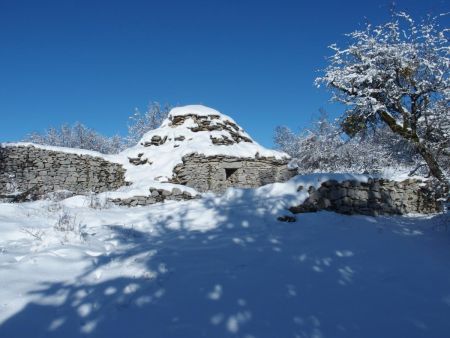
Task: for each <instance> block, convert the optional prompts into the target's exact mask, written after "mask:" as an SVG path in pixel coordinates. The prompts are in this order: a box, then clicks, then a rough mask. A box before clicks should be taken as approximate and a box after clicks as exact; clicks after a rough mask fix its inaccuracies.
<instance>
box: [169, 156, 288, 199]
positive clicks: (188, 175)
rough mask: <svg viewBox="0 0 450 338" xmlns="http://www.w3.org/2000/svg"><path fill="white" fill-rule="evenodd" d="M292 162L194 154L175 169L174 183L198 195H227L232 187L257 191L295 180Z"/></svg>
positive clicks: (268, 158)
mask: <svg viewBox="0 0 450 338" xmlns="http://www.w3.org/2000/svg"><path fill="white" fill-rule="evenodd" d="M287 162H288V160H287V159H286V160H278V159H275V158H270V157H266V158H263V157H259V158H239V157H229V156H204V155H198V154H191V155H187V156H185V157H183V163H182V164H179V165H177V166H176V167H175V168H174V177H173V179H172V181H171V182H172V183H177V184H183V185H186V186H188V187H191V188H194V189H196V190H197V191H200V192H205V191H213V192H223V191H225V190H226V189H227V188H229V187H238V188H257V187H260V186H262V185H265V184H269V183H274V182H285V181H287V180H289V179H290V178H291V177H293V176H295V174H296V172H295V170H294V171H292V170H289V169H288V168H287Z"/></svg>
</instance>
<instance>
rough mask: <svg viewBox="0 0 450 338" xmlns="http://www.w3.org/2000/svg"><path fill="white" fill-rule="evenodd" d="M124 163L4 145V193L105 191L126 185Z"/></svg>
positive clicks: (0, 164) (0, 159) (0, 162)
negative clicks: (122, 164)
mask: <svg viewBox="0 0 450 338" xmlns="http://www.w3.org/2000/svg"><path fill="white" fill-rule="evenodd" d="M125 184H126V182H125V170H124V169H123V168H122V166H121V165H120V164H117V163H112V162H108V161H106V160H104V159H102V158H100V157H94V156H88V155H77V154H71V153H65V152H59V151H52V150H45V149H41V148H38V147H34V146H31V145H30V146H28V145H27V146H22V145H20V146H9V145H8V146H1V147H0V194H10V193H13V192H16V191H18V192H25V191H28V190H33V192H34V193H36V194H39V195H41V194H45V193H49V192H54V191H58V190H70V191H72V192H74V193H86V192H96V193H97V192H103V191H109V190H115V189H117V188H119V187H121V186H123V185H125Z"/></svg>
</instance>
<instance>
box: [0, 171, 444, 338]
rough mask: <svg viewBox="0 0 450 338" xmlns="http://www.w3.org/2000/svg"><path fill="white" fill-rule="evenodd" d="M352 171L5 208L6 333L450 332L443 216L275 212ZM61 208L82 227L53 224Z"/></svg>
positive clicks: (2, 308) (0, 210) (2, 300)
mask: <svg viewBox="0 0 450 338" xmlns="http://www.w3.org/2000/svg"><path fill="white" fill-rule="evenodd" d="M348 178H355V179H358V180H362V181H364V180H366V179H367V178H366V177H365V176H354V175H308V176H304V177H300V176H299V177H295V178H293V179H292V180H290V181H289V182H286V183H276V184H270V185H267V186H264V187H261V188H258V189H228V190H227V192H226V193H225V194H224V195H222V196H216V195H214V194H205V195H204V196H203V198H202V199H198V200H192V201H185V202H167V203H163V204H155V205H152V206H146V207H135V208H125V207H118V206H113V205H107V204H105V205H104V208H103V209H92V208H90V207H89V204H90V201H89V197H83V196H76V197H73V198H69V199H67V200H65V201H62V202H52V201H36V202H30V203H22V204H0V269H1V273H0V337H49V338H50V337H67V338H72V337H73V338H75V337H85V336H86V337H87V336H90V337H96V338H97V337H98V338H103V337H105V338H116V337H117V338H119V337H131V338H134V337H156V338H158V337H161V338H163V337H180V338H185V337H258V338H265V337H267V338H272V337H308V338H313V337H314V338H317V337H322V338H326V337H332V338H340V337H342V338H344V337H345V338H351V337H355V338H356V337H358V338H359V337H367V338H378V337H388V338H389V337H392V338H394V337H395V338H397V337H409V338H415V337H436V338H440V337H442V338H443V337H447V335H448V332H449V330H450V321H449V320H448V318H449V317H450V265H449V260H448V258H449V257H450V235H449V232H448V231H447V230H446V229H447V226H448V224H449V215H448V214H446V215H438V216H434V217H423V216H422V217H419V216H416V217H413V216H409V217H376V218H374V217H366V216H344V215H338V214H334V213H329V212H319V213H311V214H300V215H296V217H297V222H295V223H282V222H279V221H277V217H278V216H281V215H286V214H288V212H287V211H286V209H287V208H288V207H289V206H292V205H296V204H298V203H301V202H302V201H303V200H304V199H305V198H306V197H307V193H306V192H304V191H302V192H300V193H299V192H297V187H298V186H299V185H303V186H308V185H314V186H319V185H320V182H322V181H324V180H327V179H337V180H343V179H348ZM64 215H66V219H69V222H68V224H69V225H73V229H69V230H68V231H58V230H56V229H55V225H57V224H58V222H59V223H61V219H62V217H63V216H64ZM67 215H68V216H67ZM69 228H70V227H69Z"/></svg>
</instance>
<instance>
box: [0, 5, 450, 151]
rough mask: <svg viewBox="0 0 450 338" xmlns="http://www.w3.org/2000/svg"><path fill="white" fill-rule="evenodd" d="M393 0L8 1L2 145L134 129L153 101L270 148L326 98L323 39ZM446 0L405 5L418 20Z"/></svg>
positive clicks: (0, 96)
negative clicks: (129, 124)
mask: <svg viewBox="0 0 450 338" xmlns="http://www.w3.org/2000/svg"><path fill="white" fill-rule="evenodd" d="M390 4H391V1H387V0H386V1H385V0H382V1H381V0H380V1H361V0H340V1H333V0H328V1H324V0H313V1H301V0H298V1H282V0H277V1H275V0H273V1H263V0H260V1H246V0H240V1H238V0H222V1H214V0H204V1H187V0H186V1H181V0H180V1H174V0H165V1H162V0H161V1H151V0H147V1H133V0H127V1H114V0H109V1H95V0H90V1H84V0H76V1H69V0H59V1H47V0H39V1H37V0H30V1H22V0H0V43H1V45H0V48H1V49H0V117H1V119H0V141H13V140H20V139H21V138H22V137H23V136H24V135H26V134H27V133H29V132H31V131H33V130H43V129H45V128H47V127H49V126H57V125H60V124H61V123H63V122H69V123H73V122H75V121H80V122H83V123H85V124H86V125H88V126H89V127H92V128H94V129H97V130H98V131H100V132H101V133H104V134H108V135H112V134H115V133H120V134H124V133H125V132H126V121H127V117H128V116H129V115H130V114H131V113H132V112H133V109H134V107H140V108H143V107H145V106H146V104H147V102H148V101H159V102H163V103H164V102H168V103H172V104H182V105H184V104H198V103H202V104H205V105H208V106H211V107H213V108H216V109H218V110H220V111H221V112H223V113H225V114H228V115H231V116H232V117H233V118H234V119H235V120H237V122H238V123H240V124H241V125H242V126H243V127H244V128H245V129H246V130H247V131H248V132H249V133H250V134H251V135H252V136H253V137H254V138H255V139H256V140H257V141H259V142H260V143H262V144H264V145H266V146H271V145H272V136H273V130H274V128H275V126H277V125H287V126H290V127H292V128H293V129H298V128H300V127H302V126H305V125H306V124H308V123H309V122H310V121H311V118H312V116H313V115H314V114H316V113H317V110H318V109H319V108H320V107H325V108H326V109H328V110H329V111H330V112H331V113H332V114H337V113H339V107H337V106H335V105H330V104H328V103H327V101H328V98H329V94H328V93H327V92H326V91H325V90H324V89H316V88H314V86H313V84H312V83H313V80H314V78H315V77H316V76H317V74H318V73H317V70H318V69H320V68H323V67H324V65H325V56H327V55H329V51H328V49H327V46H328V45H329V44H331V43H333V42H339V41H342V40H343V34H344V33H348V32H350V31H352V30H354V29H356V28H358V27H361V24H362V23H364V22H365V20H366V19H365V18H367V19H368V20H369V21H370V22H373V23H380V22H382V21H384V20H386V18H387V16H388V12H389V7H390ZM449 7H450V6H449V2H448V0H447V1H444V0H427V1H424V0H400V1H397V8H399V9H401V10H407V11H409V12H410V13H412V14H414V15H423V14H425V13H428V12H430V11H431V12H434V13H440V12H444V11H449Z"/></svg>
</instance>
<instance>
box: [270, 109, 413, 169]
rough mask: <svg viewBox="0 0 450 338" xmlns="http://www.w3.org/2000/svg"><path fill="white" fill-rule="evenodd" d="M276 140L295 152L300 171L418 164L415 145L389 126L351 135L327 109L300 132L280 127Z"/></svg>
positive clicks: (291, 151) (286, 150)
mask: <svg viewBox="0 0 450 338" xmlns="http://www.w3.org/2000/svg"><path fill="white" fill-rule="evenodd" d="M274 141H275V144H276V145H277V147H278V148H279V149H280V150H282V151H284V152H286V153H288V154H289V155H291V156H292V158H293V162H294V164H295V165H296V166H297V168H298V171H299V173H311V172H353V173H364V172H369V173H377V172H380V171H383V170H386V169H389V168H390V169H392V170H398V169H399V168H403V170H406V171H412V170H413V168H415V167H416V166H417V164H418V156H417V154H416V153H415V151H414V149H411V148H410V147H409V146H408V143H407V142H406V141H404V140H403V139H402V138H401V137H399V136H398V135H396V134H394V133H393V132H392V131H391V130H390V129H389V128H388V127H381V128H379V129H375V130H366V131H365V132H359V133H357V134H355V135H353V137H352V138H349V137H348V136H346V135H345V134H344V133H343V132H342V129H341V126H340V124H339V123H338V121H330V120H329V119H328V117H327V115H326V114H324V113H322V114H321V116H320V117H319V119H318V120H317V121H314V122H313V124H312V126H311V127H310V128H307V129H304V130H302V131H301V132H300V133H299V134H295V133H294V132H292V131H291V130H290V129H289V128H287V127H278V128H277V129H276V130H275V138H274Z"/></svg>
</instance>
